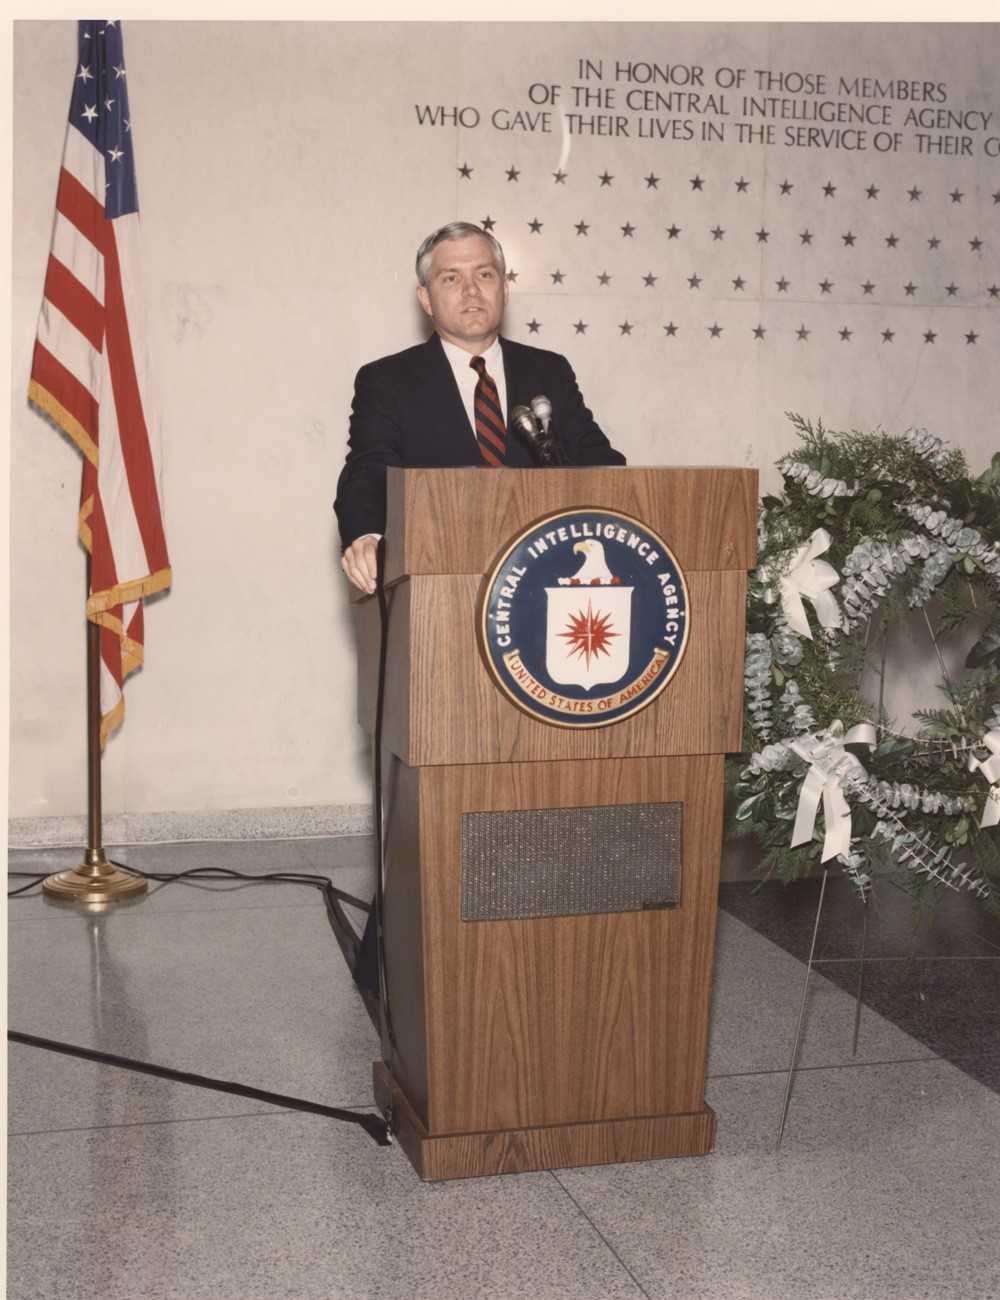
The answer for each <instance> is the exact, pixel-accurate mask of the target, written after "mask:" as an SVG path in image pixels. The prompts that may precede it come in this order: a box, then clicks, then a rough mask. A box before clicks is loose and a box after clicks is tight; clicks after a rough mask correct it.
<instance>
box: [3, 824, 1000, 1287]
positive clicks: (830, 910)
mask: <svg viewBox="0 0 1000 1300" xmlns="http://www.w3.org/2000/svg"><path fill="white" fill-rule="evenodd" d="M370 853H371V848H370V841H368V840H367V839H336V840H287V841H275V842H267V843H261V842H252V843H244V844H231V843H227V844H185V845H169V846H163V845H160V846H148V845H147V846H142V847H133V848H128V849H120V850H117V851H114V852H113V853H112V856H116V857H118V858H120V859H121V860H122V861H126V862H128V863H130V864H132V865H134V866H137V867H140V868H142V869H144V870H149V871H183V870H187V869H189V868H192V867H198V866H229V867H233V868H235V869H238V870H242V871H247V872H252V873H255V874H263V873H265V872H271V871H298V872H303V871H305V872H323V873H326V874H328V875H329V876H330V878H331V879H333V881H334V883H336V884H338V885H340V886H341V887H343V888H345V889H347V890H349V891H351V892H355V893H359V894H362V895H364V894H366V893H367V892H368V888H369V881H370V869H369V866H368V862H369V859H370ZM78 859H79V852H78V851H76V850H74V851H52V850H46V851H41V850H40V851H16V852H12V853H11V860H10V865H11V869H12V870H22V871H40V872H45V871H55V870H62V869H65V868H66V867H69V866H74V865H76V863H77V861H78ZM19 883H21V882H20V881H18V880H11V881H10V885H11V886H12V887H14V886H16V885H18V884H19ZM840 884H841V882H836V884H834V885H832V886H831V887H830V889H829V890H828V895H827V899H826V901H825V902H824V915H823V919H822V921H821V929H820V940H819V943H818V945H817V955H818V958H819V960H818V961H817V964H816V966H815V973H814V974H813V976H812V979H811V981H810V985H809V990H810V991H809V998H808V1004H807V1014H806V1022H805V1027H804V1032H803V1036H802V1042H801V1046H800V1052H799V1058H798V1066H799V1069H798V1071H797V1073H796V1075H795V1079H794V1089H793V1093H792V1100H791V1106H790V1110H789V1114H788V1121H787V1125H786V1128H785V1133H784V1138H783V1141H782V1145H781V1147H780V1150H776V1149H775V1135H776V1130H777V1126H778V1122H779V1119H780V1115H781V1109H782V1099H783V1094H784V1090H785V1084H786V1070H787V1066H788V1059H789V1053H790V1050H791V1045H792V1041H793V1037H794V1031H795V1023H796V1017H797V1014H798V1008H799V1001H800V998H801V993H802V987H803V975H804V972H805V967H804V964H803V958H804V957H805V955H806V953H807V952H808V944H809V939H810V937H811V934H812V925H813V920H814V917H815V910H816V902H817V894H816V889H817V886H816V882H813V881H809V882H802V883H801V884H799V885H796V886H793V887H790V888H787V889H786V888H784V887H780V886H779V887H775V886H771V885H766V886H764V887H763V888H759V887H757V886H755V885H751V884H748V883H744V882H730V883H727V884H724V885H723V887H722V893H721V902H722V905H723V910H722V911H721V912H720V916H719V939H718V948H717V960H716V971H715V989H714V999H713V1019H712V1037H711V1046H710V1053H709V1078H708V1085H707V1100H708V1101H709V1103H710V1104H711V1105H712V1106H714V1107H715V1109H716V1111H717V1112H718V1115H719V1133H718V1142H717V1148H716V1151H715V1153H714V1154H713V1155H711V1156H708V1157H704V1158H701V1159H695V1160H672V1161H659V1162H649V1163H645V1164H637V1165H618V1166H604V1167H594V1168H588V1169H577V1170H564V1171H559V1172H555V1173H539V1174H523V1175H515V1176H507V1177H503V1178H486V1179H476V1180H471V1181H466V1182H457V1183H442V1184H424V1183H421V1182H420V1181H419V1180H418V1179H417V1177H416V1175H415V1174H414V1173H413V1171H412V1169H411V1167H410V1165H409V1163H408V1162H407V1160H406V1158H405V1157H404V1155H403V1154H402V1152H401V1151H400V1149H399V1148H398V1147H391V1148H388V1149H384V1148H379V1147H377V1146H376V1145H375V1144H374V1143H373V1142H372V1141H371V1140H370V1138H369V1137H368V1136H366V1134H365V1133H364V1132H363V1131H362V1130H360V1129H359V1128H355V1127H351V1126H347V1125H342V1124H338V1123H335V1122H333V1121H331V1120H329V1119H325V1118H323V1117H320V1116H316V1115H310V1114H303V1113H301V1112H295V1111H291V1110H282V1109H278V1108H275V1107H272V1106H269V1105H267V1104H265V1103H258V1102H254V1101H250V1100H248V1099H245V1098H240V1097H236V1096H227V1095H224V1094H221V1093H217V1092H211V1091H207V1090H203V1089H199V1088H195V1087H191V1086H186V1085H183V1084H179V1083H173V1082H168V1081H166V1080H162V1079H156V1078H152V1077H150V1076H147V1075H142V1074H138V1073H134V1072H131V1071H126V1070H121V1069H116V1068H113V1067H110V1066H106V1065H97V1064H94V1063H91V1062H87V1061H81V1060H74V1059H72V1058H68V1057H65V1056H62V1055H56V1054H54V1053H51V1052H48V1051H45V1050H41V1049H38V1048H34V1047H28V1046H23V1045H20V1044H12V1045H10V1048H9V1053H8V1070H9V1074H8V1121H9V1140H8V1195H9V1208H8V1222H7V1230H8V1275H7V1296H8V1300H48V1298H49V1297H53V1298H56V1297H57V1298H58V1300H286V1298H287V1300H369V1298H371V1300H374V1298H376V1297H377V1298H378V1300H476V1298H478V1297H483V1298H484V1300H487V1298H488V1300H494V1298H495V1300H515V1298H519V1297H531V1300H556V1298H559V1300H604V1298H605V1297H608V1298H609V1300H610V1298H615V1297H649V1298H650V1300H661V1298H662V1300H667V1298H669V1300H813V1298H816V1300H978V1298H979V1297H982V1298H983V1300H987V1298H988V1300H996V1297H998V1296H1000V1259H998V1252H997V1249H996V1233H995V1226H994V1225H995V1210H994V1207H995V1204H996V1202H997V1198H998V1195H1000V1096H998V1089H1000V1047H998V1042H997V1033H996V1030H997V1028H998V1023H997V1016H998V1011H997V1008H998V1007H1000V997H998V996H997V994H998V992H1000V988H998V978H1000V930H998V927H997V926H996V925H995V924H994V923H992V922H989V921H988V920H987V919H986V918H984V916H983V915H982V914H981V913H980V912H979V911H977V910H976V909H975V908H971V907H969V906H968V905H965V904H964V903H963V902H962V901H961V900H958V901H957V902H955V901H954V900H950V901H949V904H948V906H947V907H946V909H943V910H942V911H941V912H939V913H938V914H937V915H936V916H935V917H933V918H931V917H923V918H920V917H917V918H914V916H913V914H912V912H911V910H910V905H909V903H908V901H907V900H906V899H905V898H903V896H902V895H901V894H899V892H898V891H894V890H893V889H892V888H891V887H889V888H888V889H886V890H884V891H882V892H881V893H880V894H879V895H877V896H876V899H875V901H874V902H873V904H872V910H871V911H870V912H869V923H868V931H867V941H866V948H865V958H866V959H865V965H864V984H863V996H864V999H865V1003H864V1005H863V1008H862V1013H861V1022H860V1034H859V1041H858V1045H857V1052H856V1053H854V1052H853V1051H852V1040H853V1031H854V1021H855V1006H856V1003H855V993H856V989H857V982H858V974H859V966H858V962H859V956H860V953H859V948H858V931H859V926H858V914H857V906H858V905H857V903H856V900H854V899H853V898H852V897H851V896H850V892H849V890H848V889H845V888H840V887H839V886H840ZM9 919H10V925H9V930H10V942H9V1011H8V1023H9V1026H10V1028H12V1029H16V1030H20V1031H22V1032H24V1033H30V1034H35V1035H39V1036H42V1037H49V1038H53V1039H58V1040H61V1041H66V1042H72V1043H77V1044H81V1045H84V1046H89V1047H96V1048H99V1049H100V1050H103V1051H106V1052H111V1053H116V1054H119V1055H122V1056H130V1057H135V1058H141V1059H144V1060H149V1061H153V1062H156V1063H158V1064H161V1065H168V1066H171V1067H173V1068H175V1069H179V1070H186V1071H191V1072H197V1073H200V1074H204V1075H209V1076H214V1077H217V1078H223V1079H230V1080H237V1081H239V1082H242V1083H246V1084H251V1085H253V1086H255V1087H259V1088H264V1089H270V1090H274V1091H280V1092H282V1093H284V1094H288V1095H292V1096H297V1097H302V1098H307V1099H310V1100H314V1101H319V1102H322V1103H323V1104H325V1105H330V1106H344V1107H350V1108H360V1107H370V1105H371V1093H370V1083H369V1080H370V1068H371V1060H372V1058H373V1056H375V1055H376V1053H377V1041H376V1036H375V1033H374V1031H373V1029H372V1027H371V1023H370V1021H369V1019H368V1017H367V1014H366V1013H365V1011H364V1008H363V1006H362V1003H361V1001H360V998H359V997H358V996H357V994H356V993H355V991H354V989H353V987H352V985H351V982H350V979H349V977H348V974H347V970H346V967H345V966H344V963H343V960H342V958H341V956H340V952H339V949H338V947H337V945H336V943H335V941H334V939H333V936H332V933H331V931H330V929H329V925H328V922H327V919H326V913H325V910H324V908H323V904H322V900H321V898H320V896H319V894H318V893H317V892H316V891H314V890H311V889H307V888H304V887H299V886H292V885H277V884H263V883H254V884H249V885H235V886H234V885H219V884H205V883H201V884H191V883H174V884H170V885H154V886H152V887H151V891H150V894H149V896H148V897H146V898H144V899H142V900H140V901H138V902H136V903H132V904H128V905H119V906H117V907H116V908H115V909H114V910H113V911H111V912H109V913H107V914H105V915H100V916H94V915H87V914H84V913H82V912H80V911H77V910H76V909H73V908H66V907H64V906H60V905H57V904H52V903H49V902H48V901H47V900H45V899H43V898H41V897H34V896H32V897H28V898H24V899H12V900H11V902H10V904H9Z"/></svg>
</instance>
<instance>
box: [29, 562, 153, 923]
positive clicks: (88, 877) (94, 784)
mask: <svg viewBox="0 0 1000 1300" xmlns="http://www.w3.org/2000/svg"><path fill="white" fill-rule="evenodd" d="M87 595H88V596H89V595H90V556H89V555H88V556H87ZM146 887H147V886H146V880H145V879H144V877H142V876H133V875H132V874H131V873H129V872H126V871H120V870H119V869H118V868H117V867H116V866H114V865H113V864H112V863H110V862H109V861H108V860H107V858H106V857H105V856H104V845H103V843H102V826H101V628H100V625H99V624H98V623H94V622H93V621H92V620H91V619H88V620H87V851H86V854H85V855H84V859H83V861H82V862H81V863H80V865H79V866H78V867H76V868H74V870H72V871H59V872H57V873H56V874H55V875H52V876H46V878H45V880H44V881H43V882H42V889H43V890H44V891H45V893H46V894H48V895H49V897H50V898H60V899H69V900H71V901H74V902H79V903H105V902H108V901H109V900H111V899H113V898H125V897H128V896H129V895H132V894H142V893H145V891H146Z"/></svg>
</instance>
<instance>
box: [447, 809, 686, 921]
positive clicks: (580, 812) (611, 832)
mask: <svg viewBox="0 0 1000 1300" xmlns="http://www.w3.org/2000/svg"><path fill="white" fill-rule="evenodd" d="M682 810H683V805H682V804H680V803H637V804H624V805H618V806H612V807H606V808H539V809H533V810H530V811H518V812H469V813H463V814H462V827H461V869H462V920H463V921H506V920H516V919H521V918H527V917H533V916H588V915H594V914H597V913H602V912H636V911H641V910H643V909H646V908H651V907H676V905H677V904H678V903H679V902H680V890H681V826H682Z"/></svg>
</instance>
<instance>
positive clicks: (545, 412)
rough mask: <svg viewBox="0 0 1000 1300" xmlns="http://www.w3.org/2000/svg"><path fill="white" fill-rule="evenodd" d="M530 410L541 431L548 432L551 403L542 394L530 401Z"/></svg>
mask: <svg viewBox="0 0 1000 1300" xmlns="http://www.w3.org/2000/svg"><path fill="white" fill-rule="evenodd" d="M531 409H532V410H533V411H534V413H535V415H536V416H537V418H538V420H539V422H540V424H541V426H542V428H543V429H545V430H548V427H549V421H550V420H551V419H552V403H551V402H550V401H549V399H548V398H547V397H546V396H545V395H544V394H542V393H540V394H539V395H538V397H533V398H532V399H531Z"/></svg>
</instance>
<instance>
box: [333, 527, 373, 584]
mask: <svg viewBox="0 0 1000 1300" xmlns="http://www.w3.org/2000/svg"><path fill="white" fill-rule="evenodd" d="M380 536H381V534H380V533H365V535H364V537H358V538H356V539H355V540H354V541H353V542H352V543H351V544H350V546H348V547H347V548H346V550H345V551H344V554H343V555H342V556H341V559H340V564H341V568H342V569H343V570H344V572H345V573H346V574H347V577H348V580H349V581H350V582H353V583H354V585H355V587H357V588H358V590H359V591H364V592H366V593H367V594H368V595H369V596H370V595H371V594H372V593H373V592H374V590H375V578H376V576H377V574H378V558H377V556H378V544H379V538H380Z"/></svg>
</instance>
